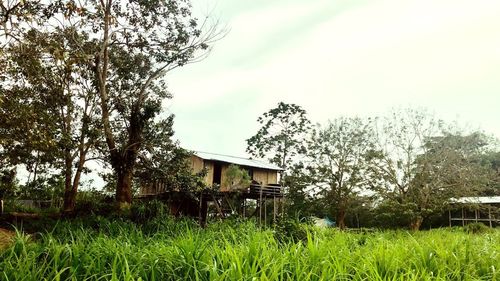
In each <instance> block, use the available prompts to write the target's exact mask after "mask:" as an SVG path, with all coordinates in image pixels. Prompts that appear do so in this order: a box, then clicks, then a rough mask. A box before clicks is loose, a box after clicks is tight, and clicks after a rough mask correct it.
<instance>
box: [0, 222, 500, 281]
mask: <svg viewBox="0 0 500 281" xmlns="http://www.w3.org/2000/svg"><path fill="white" fill-rule="evenodd" d="M292 237H293V238H292ZM499 269H500V231H499V230H496V231H491V232H487V233H482V234H468V233H465V232H464V231H463V230H462V229H460V228H456V229H438V230H432V231H422V232H417V233H409V232H406V231H384V232H374V233H346V232H338V231H336V230H334V229H327V230H320V229H314V228H312V227H306V226H301V227H296V228H295V229H292V230H289V229H283V228H281V229H280V230H278V231H276V230H273V229H266V230H260V229H259V228H258V227H257V226H255V224H254V223H252V222H249V221H247V222H224V223H212V224H210V225H209V226H208V227H207V228H206V229H200V228H198V227H197V226H196V225H195V224H194V223H193V222H190V221H174V220H172V219H161V218H158V219H156V220H155V221H151V222H149V223H147V224H145V225H140V226H138V225H136V224H134V223H132V222H128V221H109V220H107V219H104V218H99V217H97V218H93V219H91V220H86V221H82V222H59V223H58V224H57V225H56V226H55V227H53V228H51V230H50V231H48V232H46V233H43V234H32V235H25V234H20V233H18V234H17V235H16V236H15V238H14V242H13V244H12V245H11V246H10V247H8V248H4V249H3V250H0V274H1V275H0V280H500V272H498V271H499Z"/></svg>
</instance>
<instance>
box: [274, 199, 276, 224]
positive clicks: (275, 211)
mask: <svg viewBox="0 0 500 281" xmlns="http://www.w3.org/2000/svg"><path fill="white" fill-rule="evenodd" d="M273 222H276V195H274V196H273Z"/></svg>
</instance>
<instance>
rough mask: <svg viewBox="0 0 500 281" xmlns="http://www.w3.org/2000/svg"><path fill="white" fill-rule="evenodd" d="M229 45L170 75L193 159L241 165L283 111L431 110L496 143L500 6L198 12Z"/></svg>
mask: <svg viewBox="0 0 500 281" xmlns="http://www.w3.org/2000/svg"><path fill="white" fill-rule="evenodd" d="M192 4H193V9H194V11H195V14H196V15H198V16H199V17H200V18H203V17H204V16H206V15H210V18H211V19H212V20H218V21H219V22H220V23H221V25H222V26H224V27H225V28H226V29H227V30H228V33H227V35H226V36H225V37H224V38H222V39H221V40H219V41H217V42H216V43H215V44H214V45H213V49H212V51H211V53H210V55H209V56H208V57H207V58H206V59H205V60H203V61H201V62H199V63H196V64H191V65H187V66H185V67H182V68H178V69H176V70H174V71H172V72H171V73H169V74H168V75H167V78H166V79H167V83H168V85H169V90H170V92H171V93H172V94H173V96H174V97H173V99H172V100H169V101H168V102H167V103H165V110H166V112H168V113H173V114H175V116H176V117H175V125H174V129H175V131H176V135H175V136H176V138H177V139H178V140H179V141H180V143H181V145H182V146H183V147H185V148H188V149H192V150H198V151H206V152H215V153H221V154H228V155H235V156H245V155H246V153H245V148H246V142H245V140H246V139H247V138H249V137H251V136H252V135H253V134H255V133H256V132H257V130H258V128H259V124H258V123H257V121H256V120H257V118H258V117H259V116H260V115H261V114H262V113H264V112H265V111H267V110H269V109H271V108H274V107H275V106H276V105H277V104H278V102H280V101H283V102H287V103H296V104H298V105H300V106H302V107H303V108H304V109H305V110H306V111H307V112H308V116H309V118H310V119H311V120H312V121H313V122H314V123H316V122H319V123H325V122H327V120H329V119H334V118H336V117H340V116H361V117H365V116H379V115H383V114H385V113H387V112H388V111H389V110H390V109H391V108H395V107H408V106H411V107H424V108H426V109H428V110H429V111H430V112H433V113H434V114H436V116H438V117H439V118H442V119H444V120H447V121H450V122H451V121H456V120H458V121H459V123H461V124H462V125H464V126H465V127H468V128H480V129H482V130H484V131H485V132H487V133H490V134H493V135H495V136H496V137H500V126H499V123H498V122H499V121H500V1H498V0H492V1H487V0H468V1H465V0H307V1H306V0H300V1H299V0H273V1H269V0H252V1H244V0H239V1H235V0H193V1H192Z"/></svg>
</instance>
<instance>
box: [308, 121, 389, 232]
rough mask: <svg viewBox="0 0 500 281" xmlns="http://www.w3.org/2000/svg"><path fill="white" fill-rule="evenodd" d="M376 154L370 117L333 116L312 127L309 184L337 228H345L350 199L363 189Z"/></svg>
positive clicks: (368, 180)
mask: <svg viewBox="0 0 500 281" xmlns="http://www.w3.org/2000/svg"><path fill="white" fill-rule="evenodd" d="M379 156H380V153H378V152H377V151H376V140H375V138H374V131H373V127H372V124H371V121H370V120H362V119H360V118H337V119H334V120H333V121H331V122H329V123H328V124H327V125H326V126H325V127H321V126H319V125H318V127H317V128H315V129H314V130H313V134H312V137H311V141H310V144H309V147H308V159H309V161H310V164H309V167H308V170H309V172H310V177H311V179H312V181H311V183H312V184H313V185H315V186H316V189H317V191H318V193H317V195H318V196H319V198H320V200H319V201H320V202H321V203H322V204H321V205H322V206H323V207H324V209H325V210H329V211H332V212H331V213H333V214H334V215H335V217H336V221H337V224H338V226H339V227H340V228H345V216H346V212H347V210H348V207H349V205H350V202H351V199H352V198H354V197H356V196H357V195H358V194H359V192H361V191H363V190H367V187H368V186H369V184H370V178H369V176H370V175H371V173H370V171H372V170H373V168H372V167H373V165H375V164H376V161H375V159H377V157H379Z"/></svg>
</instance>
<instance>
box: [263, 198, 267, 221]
mask: <svg viewBox="0 0 500 281" xmlns="http://www.w3.org/2000/svg"><path fill="white" fill-rule="evenodd" d="M264 198H265V199H264V225H267V204H266V203H267V196H266V197H264Z"/></svg>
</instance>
